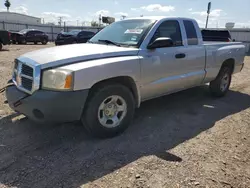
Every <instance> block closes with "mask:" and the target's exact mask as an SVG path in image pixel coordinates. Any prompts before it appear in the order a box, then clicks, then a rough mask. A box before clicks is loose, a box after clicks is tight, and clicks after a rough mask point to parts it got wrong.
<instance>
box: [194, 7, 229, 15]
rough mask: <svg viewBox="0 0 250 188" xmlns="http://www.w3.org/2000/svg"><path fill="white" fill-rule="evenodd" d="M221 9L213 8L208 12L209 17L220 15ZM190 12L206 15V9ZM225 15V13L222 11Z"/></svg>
mask: <svg viewBox="0 0 250 188" xmlns="http://www.w3.org/2000/svg"><path fill="white" fill-rule="evenodd" d="M222 12H223V10H221V9H214V10H212V11H211V12H210V17H220V16H221V15H222ZM191 14H194V15H199V16H207V12H206V11H201V12H192V13H191ZM224 15H225V13H224Z"/></svg>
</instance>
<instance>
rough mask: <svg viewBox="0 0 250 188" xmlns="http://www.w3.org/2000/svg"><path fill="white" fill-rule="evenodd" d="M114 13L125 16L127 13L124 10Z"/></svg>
mask: <svg viewBox="0 0 250 188" xmlns="http://www.w3.org/2000/svg"><path fill="white" fill-rule="evenodd" d="M115 15H120V16H126V17H128V13H126V12H116V13H115Z"/></svg>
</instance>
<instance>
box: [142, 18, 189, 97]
mask: <svg viewBox="0 0 250 188" xmlns="http://www.w3.org/2000/svg"><path fill="white" fill-rule="evenodd" d="M159 37H168V38H171V39H172V40H173V46H171V47H164V48H156V49H153V50H150V49H145V50H142V51H141V52H140V54H139V56H141V57H142V59H141V62H142V63H141V66H142V89H141V95H142V100H147V99H150V98H155V97H157V96H160V95H164V94H167V93H171V92H174V91H177V90H181V89H183V88H185V84H184V79H183V78H184V77H185V76H184V75H185V73H186V70H188V69H187V66H188V65H187V64H185V57H186V56H185V53H184V51H185V50H184V49H185V47H184V45H183V39H182V34H181V29H180V24H179V22H178V21H177V20H167V21H164V22H163V23H161V24H160V25H159V27H158V29H157V30H156V32H155V34H154V35H153V37H152V39H151V41H150V43H151V42H153V41H154V40H155V39H156V38H159Z"/></svg>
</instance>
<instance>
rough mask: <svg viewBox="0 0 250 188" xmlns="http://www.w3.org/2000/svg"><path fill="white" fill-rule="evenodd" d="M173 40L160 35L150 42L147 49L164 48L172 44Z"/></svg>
mask: <svg viewBox="0 0 250 188" xmlns="http://www.w3.org/2000/svg"><path fill="white" fill-rule="evenodd" d="M173 45H174V43H173V40H172V39H171V38H167V37H160V38H157V39H155V40H154V41H153V42H152V43H150V44H149V45H148V47H147V48H148V49H156V48H166V47H171V46H173Z"/></svg>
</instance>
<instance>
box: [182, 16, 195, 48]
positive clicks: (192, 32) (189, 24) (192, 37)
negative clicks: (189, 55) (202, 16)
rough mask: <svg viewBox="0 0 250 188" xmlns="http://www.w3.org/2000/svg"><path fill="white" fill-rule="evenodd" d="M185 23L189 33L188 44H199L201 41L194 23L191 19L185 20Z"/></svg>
mask: <svg viewBox="0 0 250 188" xmlns="http://www.w3.org/2000/svg"><path fill="white" fill-rule="evenodd" d="M183 23H184V27H185V30H186V34H187V42H188V45H198V43H199V42H198V37H197V32H196V29H195V26H194V23H193V22H192V21H190V20H183Z"/></svg>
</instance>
